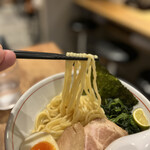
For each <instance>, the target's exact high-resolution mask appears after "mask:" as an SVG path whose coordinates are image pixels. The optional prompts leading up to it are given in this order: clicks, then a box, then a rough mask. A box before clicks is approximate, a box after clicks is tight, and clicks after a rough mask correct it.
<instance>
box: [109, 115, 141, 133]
mask: <svg viewBox="0 0 150 150" xmlns="http://www.w3.org/2000/svg"><path fill="white" fill-rule="evenodd" d="M110 120H111V121H113V122H114V123H116V124H117V125H118V126H120V127H121V128H123V129H125V130H126V131H127V132H128V134H133V133H138V132H140V131H141V129H140V128H139V127H138V125H137V124H136V122H135V121H134V119H133V116H132V114H127V113H122V114H120V115H119V116H117V117H116V118H112V119H110Z"/></svg>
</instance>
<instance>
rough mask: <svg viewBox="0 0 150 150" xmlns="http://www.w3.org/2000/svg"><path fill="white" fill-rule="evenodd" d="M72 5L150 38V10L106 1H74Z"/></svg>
mask: <svg viewBox="0 0 150 150" xmlns="http://www.w3.org/2000/svg"><path fill="white" fill-rule="evenodd" d="M74 3H75V4H77V5H78V6H80V7H83V8H84V9H87V10H89V11H91V12H93V13H95V14H97V15H100V16H101V17H104V18H106V19H108V20H110V21H112V22H115V23H117V24H119V25H121V26H123V27H126V28H128V29H130V30H132V31H134V32H137V33H139V34H141V35H143V36H145V37H148V38H150V10H140V9H137V8H133V7H130V6H126V5H123V4H122V5H121V4H116V3H113V2H110V1H107V0H74Z"/></svg>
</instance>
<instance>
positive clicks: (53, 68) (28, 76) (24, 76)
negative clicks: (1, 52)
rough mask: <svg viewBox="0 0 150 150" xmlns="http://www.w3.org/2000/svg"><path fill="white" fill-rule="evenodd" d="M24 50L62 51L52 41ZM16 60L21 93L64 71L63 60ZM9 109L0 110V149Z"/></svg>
mask: <svg viewBox="0 0 150 150" xmlns="http://www.w3.org/2000/svg"><path fill="white" fill-rule="evenodd" d="M26 50H32V51H43V52H52V53H62V52H61V50H60V49H59V48H58V47H57V46H56V45H55V44H54V43H46V44H41V45H37V46H33V47H30V48H27V49H26ZM17 61H18V64H19V70H20V88H21V92H22V93H24V92H25V91H26V90H27V89H29V88H30V87H31V86H32V85H33V84H35V83H36V82H38V81H40V80H41V79H43V78H46V77H48V76H51V75H53V74H56V73H59V72H63V71H65V62H64V61H63V60H39V59H38V60H33V59H31V60H29V59H18V60H17ZM10 111H11V110H7V111H0V150H4V149H5V148H4V132H5V127H6V124H7V120H8V117H9V114H10Z"/></svg>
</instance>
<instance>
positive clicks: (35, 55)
mask: <svg viewBox="0 0 150 150" xmlns="http://www.w3.org/2000/svg"><path fill="white" fill-rule="evenodd" d="M12 51H13V52H14V53H15V54H16V58H17V59H55V60H87V58H86V57H75V56H67V55H65V54H57V53H47V52H34V51H22V50H12ZM95 60H98V57H95Z"/></svg>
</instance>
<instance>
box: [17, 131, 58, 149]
mask: <svg viewBox="0 0 150 150" xmlns="http://www.w3.org/2000/svg"><path fill="white" fill-rule="evenodd" d="M39 142H48V143H50V144H51V145H53V146H54V147H55V149H56V150H59V148H58V145H57V143H56V141H55V140H54V138H53V137H52V136H51V135H50V134H49V133H45V132H37V133H34V134H31V135H30V136H29V137H27V138H26V139H25V140H24V141H23V142H22V144H21V146H20V149H19V150H30V149H31V148H32V147H33V146H35V145H36V144H38V143H39Z"/></svg>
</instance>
